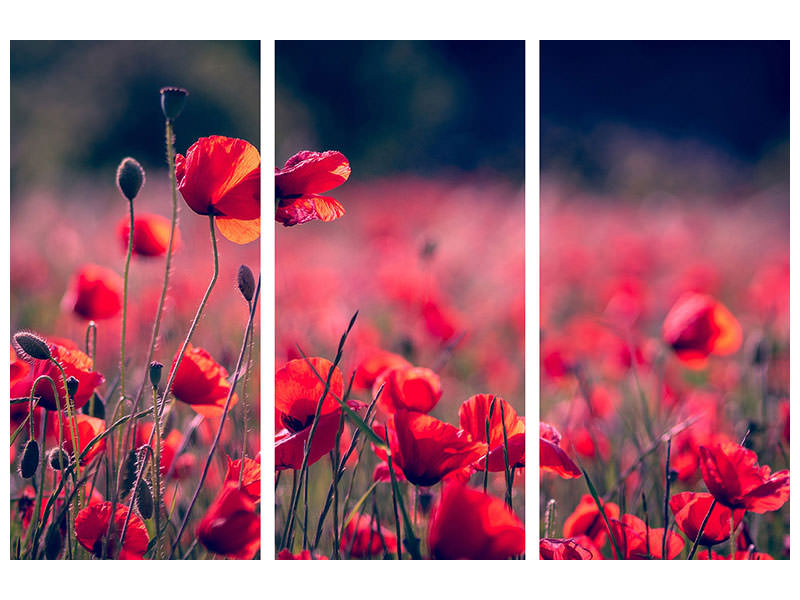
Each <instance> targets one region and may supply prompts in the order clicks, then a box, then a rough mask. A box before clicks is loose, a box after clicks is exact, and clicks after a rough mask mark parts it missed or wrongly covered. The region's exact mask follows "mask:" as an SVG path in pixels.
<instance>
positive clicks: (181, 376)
mask: <svg viewBox="0 0 800 600" xmlns="http://www.w3.org/2000/svg"><path fill="white" fill-rule="evenodd" d="M179 352H180V351H179ZM177 360H178V354H177V353H176V354H175V358H173V359H172V367H171V368H172V369H174V368H175V363H176V362H177ZM227 378H228V371H227V370H226V369H225V367H223V366H222V365H220V364H219V363H218V362H217V361H215V360H214V359H213V358H212V357H211V355H210V354H209V353H208V352H207V351H206V350H204V349H203V348H197V347H194V346H192V345H191V344H188V345H187V346H186V352H185V353H184V355H183V359H182V360H181V364H180V366H179V367H178V372H177V373H176V374H175V378H174V379H173V381H172V394H173V395H174V396H175V397H176V398H177V399H178V400H180V401H181V402H185V403H186V404H188V405H189V406H191V407H192V408H193V409H194V410H195V412H197V413H199V414H201V415H203V416H204V417H211V418H217V417H219V416H221V415H222V412H223V410H224V409H225V402H226V401H227V399H228V393H229V392H230V389H231V384H230V383H229V382H228V379H227ZM238 401H239V397H238V396H237V395H236V394H235V393H234V394H233V396H232V397H231V403H230V407H233V406H234V405H235V404H236V403H237V402H238Z"/></svg>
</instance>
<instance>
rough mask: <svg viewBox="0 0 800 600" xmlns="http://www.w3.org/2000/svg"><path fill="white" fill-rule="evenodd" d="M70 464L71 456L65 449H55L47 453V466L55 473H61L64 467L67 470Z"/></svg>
mask: <svg viewBox="0 0 800 600" xmlns="http://www.w3.org/2000/svg"><path fill="white" fill-rule="evenodd" d="M69 463H70V457H69V454H67V452H66V451H65V450H64V449H63V448H53V449H52V450H50V452H48V453H47V464H49V465H50V467H51V468H52V469H53V470H54V471H60V470H61V468H62V465H63V468H65V469H66V468H67V467H68V466H69Z"/></svg>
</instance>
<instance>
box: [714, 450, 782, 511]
mask: <svg viewBox="0 0 800 600" xmlns="http://www.w3.org/2000/svg"><path fill="white" fill-rule="evenodd" d="M700 471H701V472H702V473H703V481H704V482H705V484H706V487H707V488H708V491H709V492H711V494H712V495H713V496H714V498H716V499H717V502H719V503H720V504H723V505H724V506H727V507H728V508H744V509H745V510H749V511H752V512H756V513H765V512H769V511H772V510H778V509H779V508H781V507H782V506H783V505H784V504H785V503H786V501H787V500H788V499H789V471H787V470H784V471H779V472H777V473H772V472H771V470H770V468H769V467H768V466H766V465H764V466H763V467H759V466H758V456H756V453H755V452H753V451H752V450H748V449H747V448H744V447H742V446H740V445H739V444H736V443H734V442H723V443H721V444H714V445H711V446H700Z"/></svg>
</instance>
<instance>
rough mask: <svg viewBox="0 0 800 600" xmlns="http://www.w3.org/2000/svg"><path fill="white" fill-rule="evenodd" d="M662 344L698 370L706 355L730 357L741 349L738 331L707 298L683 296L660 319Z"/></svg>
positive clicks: (729, 317) (733, 320) (724, 311)
mask: <svg viewBox="0 0 800 600" xmlns="http://www.w3.org/2000/svg"><path fill="white" fill-rule="evenodd" d="M662 337H663V339H664V341H665V342H666V343H667V344H669V345H670V346H671V347H672V349H673V350H674V351H675V354H676V355H677V356H678V358H679V359H681V360H682V361H683V362H685V363H687V364H688V365H689V366H696V367H702V366H703V365H704V364H705V359H706V358H708V356H709V355H711V354H715V355H719V356H725V355H728V354H733V353H734V352H736V351H737V350H738V349H739V346H741V345H742V328H741V326H740V325H739V321H737V320H736V317H734V316H733V315H732V314H731V313H730V311H729V310H728V309H727V308H725V306H723V305H722V303H721V302H719V301H717V300H715V299H714V298H712V297H711V296H708V295H705V294H697V293H694V292H690V293H686V294H684V295H682V296H681V297H680V298H678V300H677V302H676V303H675V305H674V306H673V307H672V308H671V309H670V311H669V313H668V314H667V317H666V318H665V319H664V327H663V331H662Z"/></svg>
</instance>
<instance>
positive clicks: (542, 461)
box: [539, 422, 594, 504]
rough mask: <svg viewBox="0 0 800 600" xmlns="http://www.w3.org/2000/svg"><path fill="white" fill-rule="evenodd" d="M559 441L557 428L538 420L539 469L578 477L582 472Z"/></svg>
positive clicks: (559, 436)
mask: <svg viewBox="0 0 800 600" xmlns="http://www.w3.org/2000/svg"><path fill="white" fill-rule="evenodd" d="M560 443H561V434H560V433H559V432H558V430H557V429H556V428H555V427H554V426H552V425H550V424H549V423H542V422H539V471H540V472H545V473H555V474H556V475H558V476H559V477H563V478H564V479H573V478H575V477H580V476H581V475H582V474H583V473H581V470H580V469H579V468H578V465H576V464H575V463H574V462H573V460H572V459H571V458H570V457H569V456H568V455H567V453H566V452H564V450H563V449H562V448H561V446H560V445H559V444H560ZM593 504H594V502H593Z"/></svg>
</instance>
